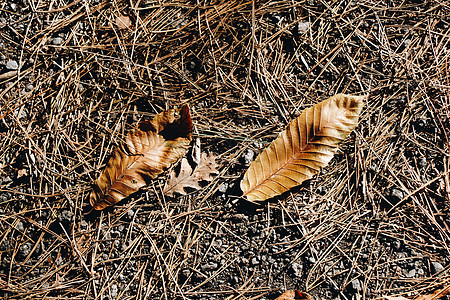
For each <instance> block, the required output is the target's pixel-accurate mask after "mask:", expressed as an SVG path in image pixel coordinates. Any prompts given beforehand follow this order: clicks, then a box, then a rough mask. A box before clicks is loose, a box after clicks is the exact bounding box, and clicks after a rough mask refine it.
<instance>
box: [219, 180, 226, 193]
mask: <svg viewBox="0 0 450 300" xmlns="http://www.w3.org/2000/svg"><path fill="white" fill-rule="evenodd" d="M227 190H228V183H226V182H224V183H223V184H222V185H221V186H219V189H218V191H219V192H221V193H222V194H225V193H226V192H227Z"/></svg>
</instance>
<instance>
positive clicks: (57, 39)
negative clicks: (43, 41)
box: [52, 37, 63, 45]
mask: <svg viewBox="0 0 450 300" xmlns="http://www.w3.org/2000/svg"><path fill="white" fill-rule="evenodd" d="M52 43H53V45H61V44H62V43H63V39H62V38H60V37H55V38H53V40H52Z"/></svg>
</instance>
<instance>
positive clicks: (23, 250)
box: [19, 243, 31, 258]
mask: <svg viewBox="0 0 450 300" xmlns="http://www.w3.org/2000/svg"><path fill="white" fill-rule="evenodd" d="M30 251H31V245H30V244H29V243H25V244H23V245H21V246H20V248H19V256H20V257H22V258H25V257H27V256H28V254H30Z"/></svg>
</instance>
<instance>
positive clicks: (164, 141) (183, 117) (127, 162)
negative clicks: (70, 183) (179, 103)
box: [90, 105, 192, 210]
mask: <svg viewBox="0 0 450 300" xmlns="http://www.w3.org/2000/svg"><path fill="white" fill-rule="evenodd" d="M191 133H192V120H191V116H190V113H189V107H188V106H187V105H185V106H183V107H182V108H181V109H169V110H167V111H164V112H162V113H159V114H157V115H156V116H155V117H154V118H153V120H151V121H149V122H148V121H146V122H141V123H140V124H139V125H138V126H137V128H135V129H134V130H133V131H131V132H129V133H128V134H127V136H126V138H125V141H124V142H123V143H121V144H120V145H119V146H118V147H117V148H116V149H115V150H114V151H113V153H112V155H111V158H110V159H109V161H108V163H107V165H106V167H105V170H104V171H103V173H102V174H101V175H100V177H99V178H98V179H97V180H96V181H95V184H94V188H93V190H92V192H91V194H90V203H91V205H92V207H93V208H94V209H96V210H102V209H104V208H106V207H108V206H111V205H114V204H115V203H117V202H119V201H120V200H122V199H123V198H125V197H127V196H129V195H130V194H132V193H134V192H137V191H138V190H139V189H140V188H141V187H143V186H145V185H147V184H148V182H149V181H150V180H151V179H154V178H156V177H157V176H158V175H160V174H161V173H162V172H164V171H165V170H166V169H168V168H169V167H170V166H171V165H172V164H173V163H175V162H176V161H178V160H179V159H180V158H181V157H182V156H183V155H184V154H186V151H187V149H188V148H189V144H190V142H191V140H192V134H191Z"/></svg>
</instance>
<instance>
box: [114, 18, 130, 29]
mask: <svg viewBox="0 0 450 300" xmlns="http://www.w3.org/2000/svg"><path fill="white" fill-rule="evenodd" d="M116 25H117V27H119V29H127V28H130V27H131V20H130V17H128V16H123V15H122V16H119V17H117V18H116Z"/></svg>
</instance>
